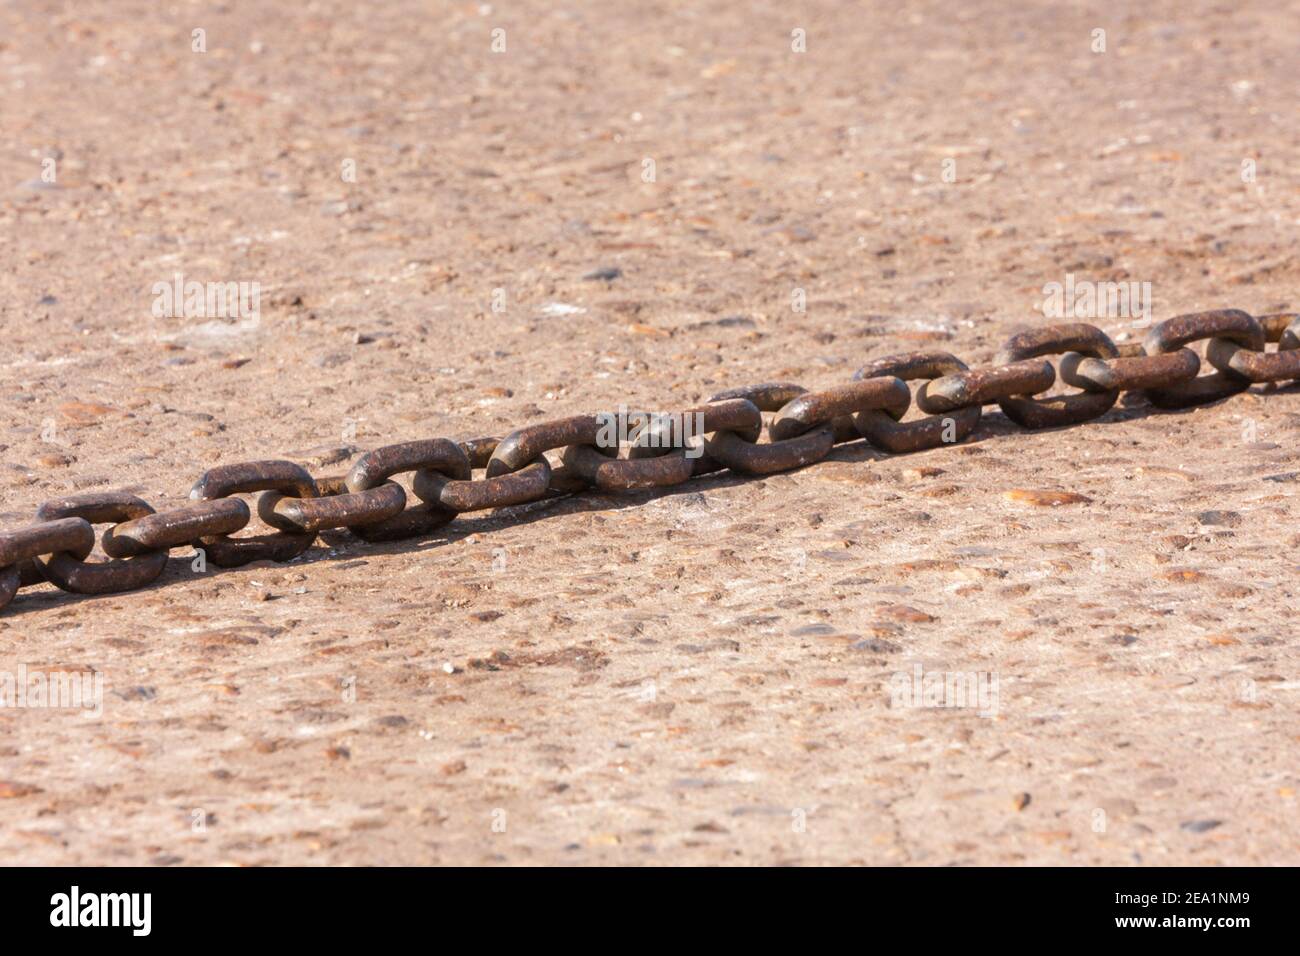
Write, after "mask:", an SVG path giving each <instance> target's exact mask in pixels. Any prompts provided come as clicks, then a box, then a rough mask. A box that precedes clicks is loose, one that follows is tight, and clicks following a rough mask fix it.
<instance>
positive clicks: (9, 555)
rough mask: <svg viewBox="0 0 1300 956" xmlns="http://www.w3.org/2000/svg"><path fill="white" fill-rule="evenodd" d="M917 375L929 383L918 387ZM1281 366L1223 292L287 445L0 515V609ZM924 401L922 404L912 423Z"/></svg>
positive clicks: (781, 465)
mask: <svg viewBox="0 0 1300 956" xmlns="http://www.w3.org/2000/svg"><path fill="white" fill-rule="evenodd" d="M1202 340H1205V341H1206V345H1205V359H1204V362H1208V363H1209V365H1210V366H1211V368H1212V369H1213V371H1211V372H1209V373H1208V374H1201V372H1202V365H1203V360H1202V358H1201V357H1200V356H1199V355H1198V354H1197V353H1196V352H1195V351H1193V350H1192V348H1191V346H1192V345H1193V344H1194V343H1196V342H1199V341H1202ZM1270 345H1273V346H1275V348H1274V349H1273V350H1271V351H1270V350H1269V349H1268V346H1270ZM1053 355H1059V356H1060V360H1059V378H1060V380H1061V382H1063V383H1065V384H1067V385H1071V386H1074V387H1075V388H1078V389H1081V391H1079V392H1075V393H1072V394H1064V395H1048V394H1046V393H1048V392H1049V391H1051V390H1052V389H1053V387H1054V386H1055V385H1056V383H1057V378H1058V370H1057V368H1054V367H1053V365H1052V363H1051V362H1049V361H1047V360H1046V359H1045V358H1044V357H1045V356H1053ZM909 381H920V382H921V384H920V386H919V387H918V389H917V391H916V396H915V400H913V397H912V395H911V392H910V391H909V389H908V386H907V384H906V383H907V382H909ZM1290 381H1295V382H1300V314H1297V313H1279V314H1276V315H1265V316H1261V317H1259V318H1256V317H1254V316H1251V315H1249V314H1248V313H1246V312H1242V311H1240V310H1238V309H1221V310H1217V311H1212V312H1199V313H1195V314H1192V315H1181V316H1177V317H1175V318H1172V319H1169V320H1167V321H1165V322H1161V323H1160V324H1158V325H1156V326H1154V327H1153V328H1151V329H1150V331H1149V332H1148V333H1147V335H1146V338H1145V339H1144V340H1143V342H1142V343H1141V344H1121V345H1116V344H1115V343H1114V342H1112V341H1111V340H1110V339H1109V338H1108V337H1107V336H1106V335H1105V333H1103V332H1102V331H1101V330H1100V329H1098V328H1096V327H1095V326H1092V325H1086V324H1083V323H1070V324H1061V325H1051V326H1046V327H1043V328H1037V329H1032V330H1029V331H1025V332H1021V333H1019V334H1017V335H1015V336H1013V337H1012V338H1011V339H1010V340H1009V341H1008V342H1007V343H1006V345H1005V346H1004V347H1003V348H1002V349H1001V350H1000V351H999V352H998V354H997V356H996V358H995V361H994V364H992V365H989V366H984V367H979V368H970V367H968V366H967V365H966V363H964V362H962V361H961V359H959V358H957V357H956V356H954V355H950V354H948V353H946V352H911V353H903V354H899V355H891V356H886V357H884V358H879V359H875V360H873V361H871V362H868V363H867V364H866V365H864V366H862V368H860V369H859V370H858V371H857V373H856V374H855V375H854V376H853V380H852V381H851V382H849V383H848V384H845V385H838V386H834V387H832V388H829V389H826V390H823V391H818V392H810V391H808V390H807V389H805V388H804V387H803V386H801V385H795V384H791V383H785V382H780V383H767V384H763V385H753V386H748V387H743V388H736V389H730V390H728V391H725V392H720V393H718V394H717V395H714V396H713V397H712V398H711V399H709V401H708V402H706V403H705V404H703V405H700V406H697V407H695V408H690V409H687V410H685V411H683V412H677V413H648V412H641V411H628V410H626V409H622V408H620V409H619V410H618V411H617V412H606V413H601V414H597V415H578V416H573V417H570V418H564V419H559V420H556V421H550V422H542V423H540V424H535V425H529V426H527V427H525V428H520V429H518V430H516V431H514V432H511V433H510V434H509V435H506V436H505V437H504V438H501V439H496V438H477V439H473V440H471V441H464V442H460V443H457V442H454V441H450V440H448V439H445V438H431V439H424V440H421V441H411V442H403V443H401V444H396V445H387V446H384V447H382V448H377V449H375V450H374V451H371V452H368V453H367V454H365V455H363V456H362V457H361V458H359V459H358V460H357V462H356V463H355V464H354V465H353V466H352V469H351V470H350V471H349V472H348V473H347V474H346V475H336V476H330V477H321V478H313V477H312V476H311V475H310V474H308V472H307V471H306V470H304V469H303V468H302V467H301V466H300V465H297V464H295V463H293V462H290V461H254V462H243V463H240V464H234V465H222V466H219V467H216V468H212V469H210V470H209V471H207V472H206V473H204V474H203V475H202V476H201V477H200V478H199V480H198V481H197V482H196V483H195V484H194V487H193V489H192V490H191V491H190V498H191V499H192V501H191V502H190V503H188V504H184V505H180V506H177V507H173V508H168V509H167V510H164V511H161V512H155V510H154V508H153V507H152V506H151V505H150V504H149V503H148V502H145V501H142V500H141V499H140V498H137V497H136V496H134V495H131V494H128V493H126V492H96V493H91V494H84V495H75V496H72V497H68V498H62V499H58V500H54V501H47V502H45V503H44V504H42V505H41V506H40V508H39V509H38V510H37V512H36V522H35V523H34V524H31V525H28V526H26V527H22V528H17V529H14V530H8V531H0V607H4V606H5V605H6V604H8V603H9V602H10V601H11V600H12V599H13V597H14V595H15V594H16V593H17V592H18V591H19V590H20V589H21V588H23V587H29V586H31V585H35V584H40V583H43V582H49V583H51V584H54V585H56V586H58V587H59V588H62V589H63V590H65V591H73V592H77V593H81V594H103V593H110V592H117V591H126V590H133V589H135V588H140V587H144V586H145V585H147V584H149V583H151V582H153V581H154V580H155V579H157V578H158V576H159V575H160V574H162V572H163V570H164V568H165V567H166V565H167V559H168V553H169V551H170V549H172V548H176V547H182V546H192V547H194V548H195V549H196V550H201V551H202V552H203V553H204V554H205V555H206V556H207V558H209V559H210V560H211V561H212V562H213V563H214V564H216V565H218V566H220V567H238V566H240V565H244V564H248V563H250V562H253V561H263V560H270V561H277V562H283V561H289V560H292V559H293V558H296V557H298V556H299V555H301V554H302V553H303V552H305V551H306V550H307V549H308V548H310V547H311V545H312V543H313V542H314V541H315V540H316V537H317V535H318V534H319V533H320V532H322V531H327V530H331V529H347V531H348V533H350V534H353V535H355V536H357V537H359V538H361V539H362V540H365V541H371V542H374V541H394V540H399V539H402V538H409V537H415V536H420V535H428V534H430V533H432V532H434V531H436V530H437V529H439V528H441V527H442V526H444V525H446V524H447V523H449V522H451V521H452V520H453V519H455V518H456V516H457V515H460V514H465V513H467V512H475V511H484V510H488V509H495V508H505V507H511V506H519V505H527V504H530V503H532V502H537V501H540V500H543V499H546V498H552V497H556V496H558V495H561V494H565V493H570V492H572V491H573V490H575V488H576V489H595V490H596V491H599V492H605V493H619V492H627V491H636V490H647V489H654V488H666V487H670V486H674V485H680V484H682V483H684V482H686V481H689V480H690V479H691V478H694V477H697V476H699V475H705V474H709V473H712V472H716V471H720V470H723V469H730V470H731V471H733V472H736V473H738V474H741V475H767V474H772V473H775V472H781V471H788V470H790V469H793V468H800V467H803V466H805V465H809V464H813V463H815V462H817V461H820V460H821V459H823V458H825V457H826V456H827V455H828V454H830V452H831V450H832V448H834V446H835V445H836V444H839V443H842V442H849V441H855V440H859V439H866V441H867V442H868V443H869V444H870V445H872V446H874V447H876V448H878V449H880V450H881V451H882V452H885V453H893V454H898V453H906V452H915V451H921V450H924V449H929V448H937V447H940V446H942V445H944V444H950V443H955V442H960V441H962V440H964V439H966V438H967V437H969V436H970V435H971V434H972V433H973V432H974V431H975V429H976V428H977V427H978V426H979V424H980V421H981V416H982V414H983V412H984V406H986V405H989V404H997V405H998V406H1000V407H1001V409H1002V411H1003V412H1004V413H1005V414H1006V416H1007V417H1008V418H1009V419H1011V420H1012V421H1013V422H1016V423H1018V424H1020V425H1022V426H1024V427H1026V428H1056V427H1062V426H1066V425H1073V424H1078V423H1081V422H1085V421H1090V420H1093V419H1096V418H1098V417H1100V416H1102V415H1105V414H1106V413H1107V412H1108V411H1109V410H1110V409H1111V407H1112V406H1114V404H1115V402H1116V401H1117V399H1118V398H1119V395H1120V394H1121V392H1135V393H1137V394H1140V395H1144V396H1145V397H1146V398H1147V399H1148V400H1149V401H1150V402H1151V403H1152V404H1153V405H1155V406H1156V407H1158V408H1167V409H1178V408H1187V407H1190V406H1194V405H1201V404H1204V403H1206V402H1212V401H1217V400H1219V399H1222V398H1226V397H1229V396H1231V395H1235V394H1237V393H1238V392H1242V391H1244V390H1246V389H1247V388H1249V387H1250V386H1251V385H1252V384H1256V383H1277V382H1290ZM913 401H915V405H916V407H917V408H918V410H919V411H921V412H922V413H925V414H924V415H923V416H922V417H920V418H916V419H914V420H910V421H904V417H905V415H906V414H907V412H908V410H909V409H910V407H911V406H912V404H913ZM764 413H767V415H768V416H769V418H768V420H767V421H766V425H765V420H764ZM765 427H766V431H767V441H766V442H762V441H760V438H761V437H762V433H763V431H764V428H765ZM548 452H552V453H554V454H555V455H556V457H557V459H558V462H552V461H550V460H548V458H547V457H546V455H547V453H548ZM557 465H559V466H560V467H557ZM475 471H482V472H483V477H480V478H475V477H474V472H475ZM404 473H410V474H411V476H412V477H411V480H410V486H411V491H412V493H413V494H414V496H415V498H416V499H418V501H419V503H418V504H414V503H412V501H411V498H410V496H409V495H408V493H407V490H406V488H404V487H403V486H402V485H401V484H399V483H398V482H397V481H396V480H394V478H395V476H399V475H402V474H404ZM253 493H260V497H259V498H258V501H257V514H258V517H259V518H260V519H261V521H262V523H264V524H265V525H267V526H269V527H270V528H271V529H272V530H271V532H270V533H264V534H256V535H253V536H251V537H233V535H235V534H236V533H237V532H239V531H242V530H243V529H244V528H245V527H246V526H247V525H248V524H249V522H250V520H251V511H250V509H249V507H248V505H247V504H246V503H245V502H244V501H242V500H240V499H239V498H237V497H234V496H235V495H247V494H253ZM97 524H99V525H109V527H108V528H107V529H106V530H105V531H104V534H103V537H102V540H101V542H100V548H101V550H102V551H103V554H104V556H105V557H104V559H100V558H92V552H94V550H95V530H94V525H97Z"/></svg>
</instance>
